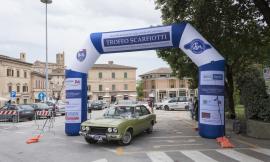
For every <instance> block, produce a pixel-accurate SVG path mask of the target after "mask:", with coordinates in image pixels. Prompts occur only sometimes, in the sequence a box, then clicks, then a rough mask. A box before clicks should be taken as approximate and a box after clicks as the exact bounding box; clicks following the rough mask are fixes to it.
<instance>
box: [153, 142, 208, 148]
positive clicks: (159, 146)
mask: <svg viewBox="0 0 270 162" xmlns="http://www.w3.org/2000/svg"><path fill="white" fill-rule="evenodd" d="M200 145H203V144H201V143H183V144H176V145H155V146H153V148H161V147H177V146H200Z"/></svg>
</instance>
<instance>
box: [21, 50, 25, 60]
mask: <svg viewBox="0 0 270 162" xmlns="http://www.w3.org/2000/svg"><path fill="white" fill-rule="evenodd" d="M20 60H21V61H25V60H26V53H24V52H21V53H20Z"/></svg>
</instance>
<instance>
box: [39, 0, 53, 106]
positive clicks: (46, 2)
mask: <svg viewBox="0 0 270 162" xmlns="http://www.w3.org/2000/svg"><path fill="white" fill-rule="evenodd" d="M40 1H41V2H42V3H45V5H46V8H45V13H46V14H45V21H46V25H45V26H46V27H45V28H46V68H45V75H46V83H45V88H46V102H47V101H48V29H47V5H48V4H51V3H52V0H40Z"/></svg>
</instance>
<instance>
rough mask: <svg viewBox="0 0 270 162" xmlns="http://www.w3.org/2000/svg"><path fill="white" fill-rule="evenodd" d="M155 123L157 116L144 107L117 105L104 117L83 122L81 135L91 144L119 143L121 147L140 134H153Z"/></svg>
mask: <svg viewBox="0 0 270 162" xmlns="http://www.w3.org/2000/svg"><path fill="white" fill-rule="evenodd" d="M155 123H156V115H155V114H152V113H150V111H149V110H148V109H147V108H146V106H144V105H139V104H137V105H123V106H121V105H117V106H115V107H111V108H109V109H108V110H107V111H106V112H105V113H104V115H103V117H101V118H97V119H90V120H87V121H85V122H83V123H82V124H81V131H80V135H81V136H84V138H85V141H86V142H88V143H90V144H93V143H97V142H98V141H118V142H119V144H120V145H129V144H130V143H131V141H132V139H133V137H134V136H136V135H138V134H139V133H141V132H144V131H147V132H148V133H152V131H153V126H154V124H155Z"/></svg>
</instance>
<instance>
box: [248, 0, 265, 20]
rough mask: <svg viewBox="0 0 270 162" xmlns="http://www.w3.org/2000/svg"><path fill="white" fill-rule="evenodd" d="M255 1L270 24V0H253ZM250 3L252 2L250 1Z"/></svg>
mask: <svg viewBox="0 0 270 162" xmlns="http://www.w3.org/2000/svg"><path fill="white" fill-rule="evenodd" d="M253 2H254V4H255V7H257V8H258V10H259V11H260V13H261V14H262V15H263V17H264V19H265V21H266V23H267V24H268V25H270V0H253ZM249 3H250V4H252V3H251V2H250V1H249Z"/></svg>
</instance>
